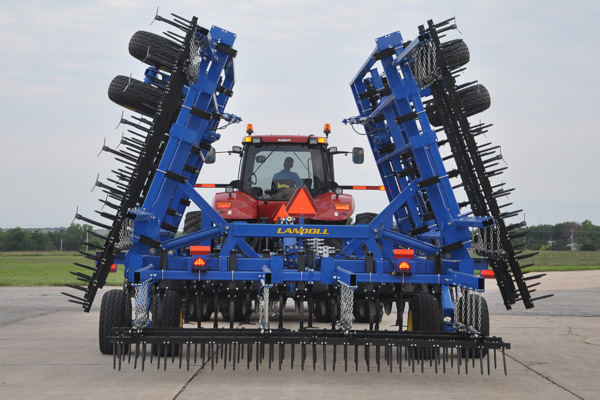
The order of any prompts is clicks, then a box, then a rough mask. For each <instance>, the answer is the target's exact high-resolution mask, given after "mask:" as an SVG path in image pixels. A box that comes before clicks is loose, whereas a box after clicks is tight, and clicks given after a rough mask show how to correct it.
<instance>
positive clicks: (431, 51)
mask: <svg viewBox="0 0 600 400" xmlns="http://www.w3.org/2000/svg"><path fill="white" fill-rule="evenodd" d="M412 69H413V74H414V77H415V81H416V82H417V83H418V84H419V87H420V88H421V89H423V88H424V87H426V86H429V85H430V84H431V82H433V81H434V80H436V79H437V78H438V75H439V73H438V71H437V63H436V54H435V46H434V44H433V42H431V41H426V42H423V44H422V45H421V46H419V47H418V48H417V49H415V50H414V61H413V64H412Z"/></svg>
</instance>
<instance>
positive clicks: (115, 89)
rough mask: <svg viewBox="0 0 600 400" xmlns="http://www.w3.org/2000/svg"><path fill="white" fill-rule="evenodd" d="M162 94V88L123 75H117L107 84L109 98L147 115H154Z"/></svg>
mask: <svg viewBox="0 0 600 400" xmlns="http://www.w3.org/2000/svg"><path fill="white" fill-rule="evenodd" d="M162 95H163V92H162V90H160V89H158V88H155V87H154V86H151V85H148V84H146V83H144V82H142V81H138V80H137V79H133V78H129V77H128V76H124V75H117V76H116V77H115V78H114V79H113V80H112V82H111V83H110V85H109V86H108V98H109V99H110V100H112V101H113V102H115V103H117V104H118V105H120V106H122V107H125V108H128V109H130V110H132V111H135V112H139V113H140V114H143V115H145V116H147V117H153V116H154V114H155V113H156V110H157V109H158V105H159V103H160V100H161V98H162Z"/></svg>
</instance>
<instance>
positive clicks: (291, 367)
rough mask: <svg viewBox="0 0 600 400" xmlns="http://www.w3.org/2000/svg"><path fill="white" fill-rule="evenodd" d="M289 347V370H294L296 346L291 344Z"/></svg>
mask: <svg viewBox="0 0 600 400" xmlns="http://www.w3.org/2000/svg"><path fill="white" fill-rule="evenodd" d="M290 346H291V349H290V350H291V354H290V360H291V361H290V369H294V349H295V347H296V345H295V344H294V343H291V344H290Z"/></svg>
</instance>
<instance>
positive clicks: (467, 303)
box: [455, 294, 490, 358]
mask: <svg viewBox="0 0 600 400" xmlns="http://www.w3.org/2000/svg"><path fill="white" fill-rule="evenodd" d="M480 301H481V303H480ZM455 313H456V322H460V323H461V324H464V325H467V326H470V327H472V328H473V329H475V330H476V331H478V332H479V333H480V334H481V335H482V336H488V335H489V334H490V314H489V311H488V306H487V302H486V301H485V299H484V298H483V297H481V296H479V295H475V294H468V295H466V296H463V297H461V298H460V299H458V301H457V302H456V310H455ZM487 353H488V349H483V350H481V353H480V352H479V351H478V350H474V351H471V353H469V354H468V355H469V358H479V355H480V354H481V356H482V357H485V356H486V355H487ZM462 355H463V357H466V356H467V349H463V350H462Z"/></svg>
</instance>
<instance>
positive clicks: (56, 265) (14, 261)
mask: <svg viewBox="0 0 600 400" xmlns="http://www.w3.org/2000/svg"><path fill="white" fill-rule="evenodd" d="M529 260H532V261H533V262H534V263H535V265H534V266H533V267H531V268H528V270H529V271H544V272H546V271H579V270H589V269H600V251H548V250H546V251H541V252H540V254H538V255H536V256H535V257H533V258H531V259H527V260H523V261H529ZM74 262H78V263H81V264H84V265H90V266H91V261H89V260H87V259H86V258H85V257H83V256H82V255H81V254H79V253H76V252H58V251H55V252H5V253H0V286H63V285H65V284H67V283H69V284H74V285H77V284H83V282H81V281H78V280H77V278H76V277H75V276H73V275H71V274H69V271H79V272H82V273H84V274H86V275H89V274H88V272H91V271H87V270H84V269H83V268H79V267H76V266H75V265H73V263H74ZM122 284H123V271H122V270H119V271H118V272H117V273H115V274H109V276H108V280H107V282H106V285H108V286H121V285H122Z"/></svg>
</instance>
